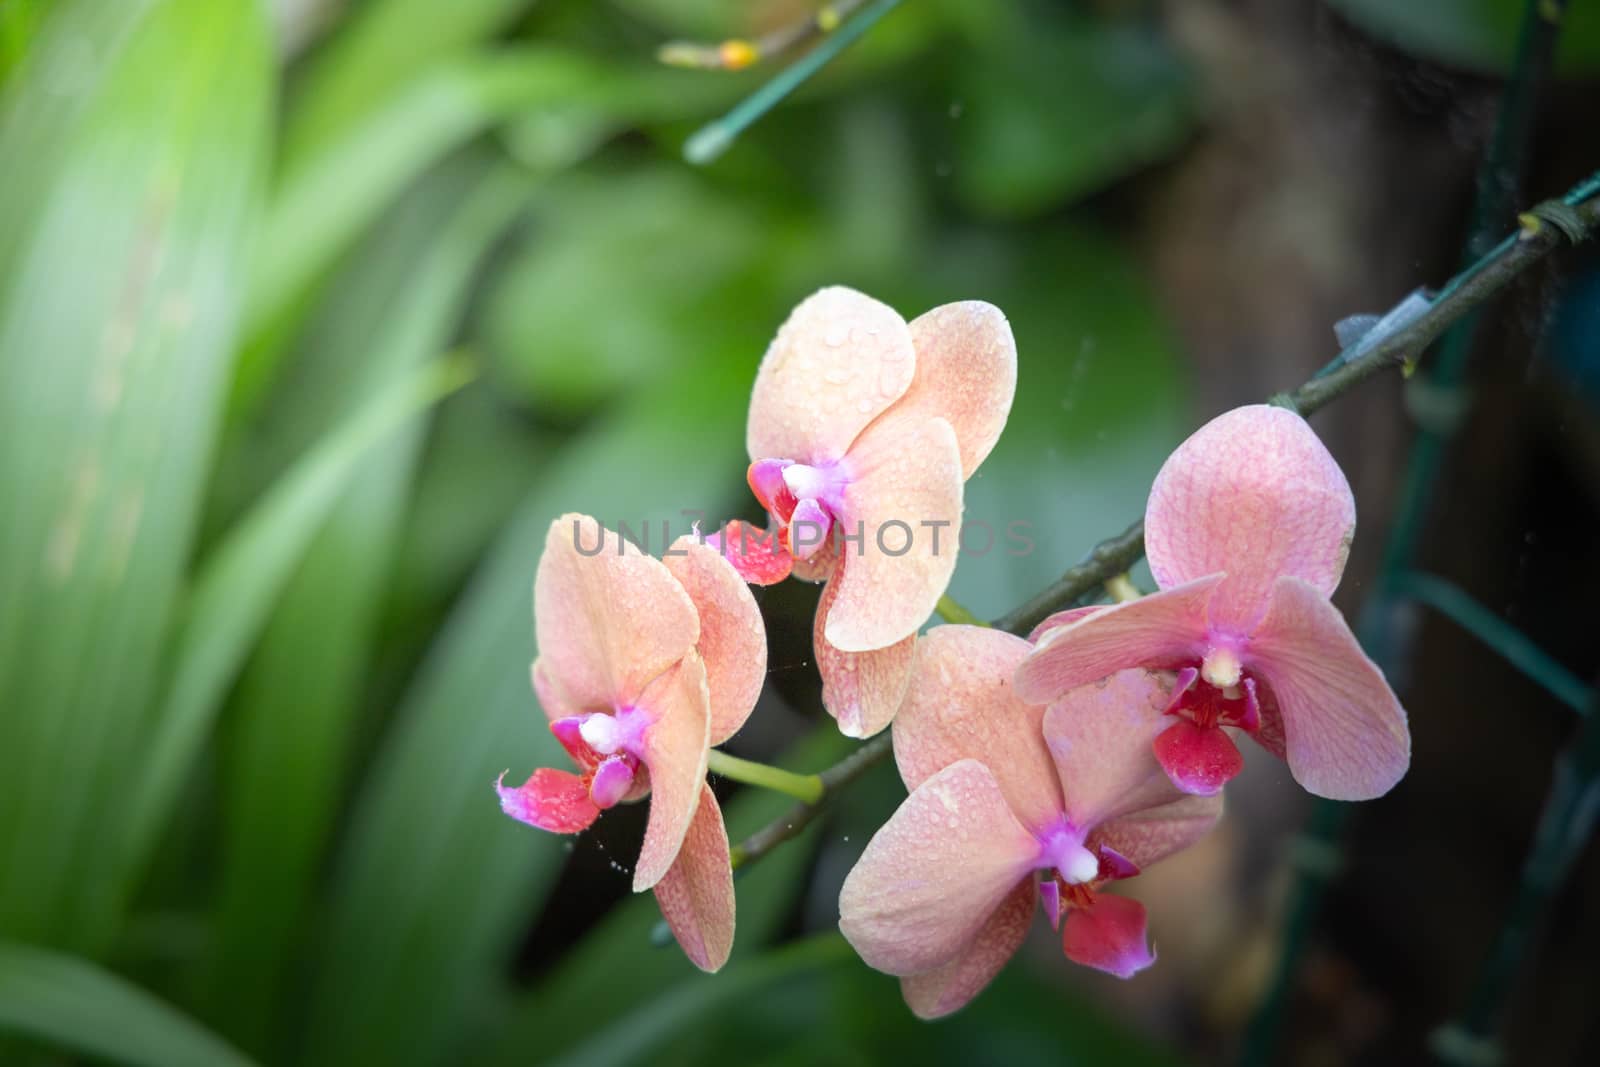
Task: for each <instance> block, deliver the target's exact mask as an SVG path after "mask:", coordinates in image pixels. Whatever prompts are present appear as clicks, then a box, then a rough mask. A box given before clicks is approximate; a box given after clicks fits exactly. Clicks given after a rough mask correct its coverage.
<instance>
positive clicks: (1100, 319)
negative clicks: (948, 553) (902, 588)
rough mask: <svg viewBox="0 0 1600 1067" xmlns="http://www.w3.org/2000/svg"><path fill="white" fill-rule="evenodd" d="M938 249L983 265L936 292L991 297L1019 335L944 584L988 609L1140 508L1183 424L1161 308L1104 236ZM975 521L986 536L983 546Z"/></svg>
mask: <svg viewBox="0 0 1600 1067" xmlns="http://www.w3.org/2000/svg"><path fill="white" fill-rule="evenodd" d="M940 258H941V259H942V260H943V261H945V262H948V263H952V264H955V263H965V264H968V265H969V266H971V267H973V268H975V269H979V270H982V271H983V274H984V276H983V278H982V279H978V278H972V279H970V280H968V281H967V282H965V283H961V282H956V281H953V280H952V281H950V283H949V284H948V285H947V286H946V287H945V291H947V292H949V293H956V294H960V295H961V296H964V297H985V296H990V295H992V296H993V297H994V299H995V300H996V301H997V302H998V303H1000V305H1001V306H1002V307H1004V308H1005V311H1006V314H1007V316H1008V317H1009V318H1010V321H1011V327H1012V331H1013V332H1014V333H1015V335H1016V339H1017V352H1018V362H1017V396H1016V401H1015V403H1014V404H1013V406H1012V409H1011V417H1010V420H1009V422H1008V423H1007V425H1006V431H1005V433H1004V435H1002V436H1001V438H1000V442H999V444H998V445H996V446H995V450H994V452H993V453H992V454H991V455H990V456H989V458H988V460H987V461H985V463H984V465H983V466H982V467H981V468H979V470H978V473H977V475H976V476H975V477H974V478H973V479H972V480H971V481H970V482H968V483H967V490H966V513H965V516H964V519H965V521H966V523H967V524H968V534H967V542H966V549H965V550H964V551H963V552H962V555H961V560H960V562H959V564H958V565H957V568H956V576H955V579H954V581H953V582H952V583H951V587H950V589H951V595H953V596H954V597H955V598H956V599H957V600H959V601H960V602H961V603H962V604H964V605H966V606H967V607H969V608H971V609H972V610H973V611H975V612H976V613H977V614H978V615H979V616H980V617H981V618H993V617H994V616H996V615H998V614H1000V613H1001V612H1004V611H1007V610H1009V609H1010V608H1012V607H1015V606H1016V605H1017V604H1019V603H1021V602H1022V601H1023V600H1025V599H1026V598H1027V597H1029V596H1031V595H1032V594H1034V593H1036V592H1038V591H1039V590H1040V589H1042V588H1044V587H1045V586H1046V585H1047V584H1049V583H1050V582H1051V581H1053V580H1054V579H1055V578H1057V577H1058V576H1059V575H1060V574H1061V572H1062V571H1064V570H1065V569H1066V568H1067V567H1069V566H1071V565H1072V564H1073V563H1075V562H1077V561H1078V559H1080V558H1081V557H1082V555H1083V554H1084V553H1085V552H1087V551H1088V550H1089V549H1090V548H1091V547H1092V546H1093V545H1094V544H1095V542H1097V541H1099V540H1100V539H1101V538H1104V537H1109V536H1110V535H1112V534H1114V533H1118V532H1120V531H1121V530H1122V529H1123V527H1124V526H1126V525H1127V524H1128V523H1130V522H1132V521H1133V520H1134V519H1136V518H1138V517H1139V516H1140V515H1142V514H1143V513H1144V504H1145V498H1146V496H1148V494H1149V491H1150V482H1151V480H1152V479H1153V478H1154V477H1155V473H1156V471H1157V470H1158V469H1159V468H1160V466H1161V462H1162V460H1164V459H1165V458H1166V456H1167V454H1168V453H1169V452H1170V451H1171V450H1172V449H1173V448H1175V447H1176V446H1177V445H1178V443H1179V442H1180V441H1182V440H1183V438H1184V437H1185V436H1186V435H1187V433H1188V431H1189V430H1190V429H1191V428H1192V427H1191V425H1190V421H1189V417H1188V414H1187V412H1186V410H1185V407H1184V403H1183V399H1184V387H1183V384H1182V383H1183V375H1182V372H1181V369H1180V365H1179V363H1178V361H1177V359H1176V353H1175V350H1174V346H1173V344H1172V341H1171V338H1170V337H1169V335H1168V333H1167V331H1166V330H1165V328H1164V327H1163V325H1162V323H1161V315H1160V312H1159V310H1158V309H1157V307H1156V305H1155V302H1154V301H1153V299H1152V297H1151V294H1150V292H1149V290H1148V288H1147V286H1146V284H1145V281H1144V279H1143V278H1141V277H1140V275H1139V271H1138V267H1137V266H1136V264H1135V262H1134V261H1133V259H1132V257H1130V256H1129V255H1128V253H1127V252H1126V251H1125V250H1124V249H1123V248H1122V247H1121V246H1120V245H1118V244H1117V243H1116V242H1115V241H1113V240H1111V239H1110V238H1109V237H1108V236H1106V235H1105V234H1103V233H1100V232H1098V231H1095V230H1091V229H1087V228H1084V227H1080V226H1058V227H1053V228H1051V229H1050V230H1047V231H1045V232H1043V233H1042V234H1039V235H1037V236H1036V237H1035V238H1034V239H1033V240H1032V241H1031V242H1028V243H1026V244H1020V243H1013V244H1012V245H1011V246H1009V247H1007V248H999V247H993V246H982V245H980V246H977V247H967V248H965V249H963V250H961V251H957V250H953V249H952V250H951V251H950V252H949V254H947V255H945V256H942V257H940ZM954 271H955V268H951V270H949V271H946V272H945V273H946V274H947V275H948V274H952V273H954ZM1013 523H1017V524H1019V525H1018V526H1016V527H1015V528H1014V529H1009V528H1010V527H1011V524H1013ZM986 528H987V531H992V533H993V535H994V541H993V547H992V548H990V549H989V551H987V552H984V551H983V548H984V546H985V544H986V543H987V541H988V535H987V532H986ZM1013 534H1014V535H1015V536H1011V535H1013ZM1028 542H1031V547H1029V545H1028Z"/></svg>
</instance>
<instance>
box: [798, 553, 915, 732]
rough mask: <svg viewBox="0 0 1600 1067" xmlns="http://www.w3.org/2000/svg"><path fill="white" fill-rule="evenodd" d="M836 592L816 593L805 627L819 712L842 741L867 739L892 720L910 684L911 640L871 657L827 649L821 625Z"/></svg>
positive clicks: (833, 588)
mask: <svg viewBox="0 0 1600 1067" xmlns="http://www.w3.org/2000/svg"><path fill="white" fill-rule="evenodd" d="M836 590H837V586H836V585H835V584H834V583H833V582H829V583H828V584H827V585H825V586H823V588H822V597H821V599H819V600H818V601H817V613H816V616H815V617H814V619H813V621H812V625H811V642H812V648H813V650H814V651H815V653H816V659H817V672H818V673H819V674H821V675H822V706H823V708H825V709H826V710H827V712H828V714H829V715H832V716H833V717H834V719H835V720H836V721H837V722H838V723H839V732H840V733H842V734H844V735H845V736H846V737H860V738H865V737H872V736H873V735H875V734H877V733H880V732H881V731H882V730H883V728H884V727H886V726H888V725H889V723H890V721H892V720H893V719H894V716H895V712H897V711H899V710H900V705H901V704H902V703H903V702H904V700H905V696H906V687H907V686H908V685H909V684H910V682H911V661H912V657H913V656H914V655H915V653H916V643H917V635H916V634H912V635H911V636H910V637H907V638H906V639H905V640H903V641H896V642H895V643H894V644H892V645H890V646H888V647H887V648H879V649H874V650H873V651H871V652H842V651H840V650H839V649H837V648H834V647H833V646H832V645H830V644H829V643H828V639H827V637H826V636H824V634H823V622H824V620H825V619H826V618H827V617H828V609H829V608H830V607H831V606H832V604H833V598H834V595H835V592H836Z"/></svg>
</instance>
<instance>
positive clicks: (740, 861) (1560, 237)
mask: <svg viewBox="0 0 1600 1067" xmlns="http://www.w3.org/2000/svg"><path fill="white" fill-rule="evenodd" d="M1594 185H1595V179H1594V178H1593V177H1591V178H1589V179H1587V180H1586V181H1585V182H1584V183H1582V184H1580V185H1579V186H1577V187H1575V190H1574V193H1576V192H1577V191H1579V190H1587V191H1586V192H1585V195H1586V196H1592V195H1593V193H1594V192H1595V191H1596V190H1595V188H1594ZM1571 199H1572V195H1571V194H1569V197H1568V198H1567V200H1564V201H1561V203H1567V204H1568V206H1570V207H1573V208H1575V210H1576V212H1577V216H1578V219H1579V221H1580V222H1581V224H1582V225H1583V226H1584V227H1586V228H1591V229H1592V228H1593V227H1595V226H1597V225H1600V200H1596V199H1589V200H1584V201H1581V202H1580V203H1577V204H1571V203H1570V200H1571ZM1540 210H1542V209H1541V208H1536V209H1535V211H1536V212H1537V211H1540ZM1568 239H1570V236H1569V235H1568V234H1567V233H1566V231H1564V230H1562V229H1561V228H1560V227H1557V226H1554V225H1544V226H1540V227H1538V228H1536V229H1533V230H1532V232H1529V231H1528V229H1527V228H1525V229H1524V231H1523V232H1522V233H1521V234H1520V235H1514V236H1513V237H1512V238H1511V239H1508V240H1507V241H1505V242H1502V243H1501V244H1500V245H1499V246H1497V247H1496V248H1495V249H1494V250H1493V251H1492V252H1490V253H1489V254H1488V255H1486V256H1485V257H1484V258H1483V259H1481V260H1479V261H1478V262H1476V263H1474V264H1473V265H1472V266H1471V267H1469V268H1468V269H1467V270H1465V271H1463V272H1462V274H1461V275H1458V276H1457V278H1456V279H1452V282H1451V285H1450V286H1449V287H1447V290H1446V294H1447V295H1445V296H1443V297H1442V298H1441V299H1439V300H1436V301H1435V302H1434V303H1433V304H1432V305H1431V306H1430V307H1429V308H1428V310H1427V311H1425V312H1423V313H1422V314H1421V315H1419V316H1417V318H1416V319H1414V320H1413V321H1411V322H1410V323H1409V324H1407V325H1406V326H1405V327H1403V328H1402V329H1400V330H1397V331H1396V332H1395V333H1394V334H1392V335H1391V336H1389V337H1387V338H1385V339H1383V340H1382V341H1380V342H1378V343H1377V344H1375V345H1374V346H1373V347H1372V348H1371V349H1370V350H1369V351H1367V352H1364V353H1363V354H1362V355H1361V356H1359V357H1358V358H1356V359H1353V360H1351V361H1350V362H1349V363H1346V364H1344V365H1343V366H1341V367H1340V368H1339V369H1338V370H1335V371H1334V372H1332V373H1331V374H1327V375H1324V376H1323V377H1320V378H1313V379H1312V380H1310V381H1308V382H1306V383H1305V384H1304V385H1302V386H1300V388H1298V389H1296V390H1295V391H1294V392H1292V393H1289V394H1287V395H1285V396H1279V397H1276V398H1274V399H1275V401H1276V402H1278V403H1282V404H1284V405H1285V406H1288V407H1292V408H1294V409H1295V410H1297V411H1299V412H1300V413H1301V414H1303V415H1309V414H1310V413H1311V412H1313V411H1316V410H1318V409H1320V408H1322V407H1323V406H1324V405H1326V404H1328V403H1330V402H1331V401H1332V400H1334V399H1335V398H1336V397H1339V396H1341V395H1343V394H1344V393H1347V392H1349V391H1350V390H1351V389H1353V388H1355V387H1356V386H1357V385H1359V384H1360V383H1361V382H1364V381H1366V380H1367V379H1368V378H1370V377H1372V376H1373V375H1375V374H1377V373H1379V372H1380V371H1384V370H1398V369H1400V368H1401V367H1402V366H1403V365H1404V364H1405V362H1406V360H1407V359H1408V358H1410V357H1411V356H1412V355H1413V354H1415V353H1420V352H1421V351H1422V350H1423V349H1425V348H1426V347H1427V346H1428V344H1429V343H1431V342H1432V341H1433V340H1434V339H1435V338H1437V337H1438V336H1439V335H1440V334H1441V333H1442V332H1444V330H1445V328H1446V327H1448V326H1449V325H1450V324H1451V323H1452V322H1454V321H1456V320H1457V319H1459V318H1461V317H1462V316H1463V315H1466V314H1467V313H1468V312H1470V311H1472V310H1473V309H1475V308H1477V307H1478V306H1480V305H1481V304H1483V302H1484V301H1486V300H1488V299H1489V298H1490V297H1491V296H1493V295H1494V294H1495V293H1497V292H1499V291H1500V289H1501V288H1502V287H1504V286H1505V285H1506V283H1507V282H1509V281H1511V279H1513V278H1515V277H1516V276H1517V275H1519V274H1521V273H1522V272H1523V271H1525V270H1527V269H1528V268H1529V267H1531V266H1532V265H1533V264H1534V263H1537V262H1538V261H1539V260H1540V259H1543V258H1544V257H1545V256H1546V255H1547V254H1548V253H1549V252H1550V251H1551V250H1553V249H1554V248H1556V247H1557V246H1558V245H1561V244H1562V243H1564V242H1565V241H1566V240H1568ZM1463 277H1465V280H1464V281H1463V280H1461V279H1462V278H1463ZM1143 556H1144V523H1143V522H1142V521H1141V522H1136V523H1134V524H1133V525H1132V526H1129V527H1128V528H1127V529H1126V530H1124V531H1122V532H1121V533H1120V534H1117V535H1116V536H1115V537H1111V538H1107V539H1106V540H1104V541H1101V542H1100V543H1099V544H1097V545H1095V546H1094V548H1092V549H1090V551H1089V554H1088V556H1086V557H1085V558H1084V560H1083V562H1081V563H1079V564H1077V565H1076V566H1074V567H1072V568H1071V569H1070V570H1068V571H1067V572H1066V573H1065V574H1063V575H1062V576H1061V577H1060V578H1059V579H1057V580H1056V581H1055V582H1054V583H1053V584H1051V585H1050V586H1049V587H1048V588H1046V589H1045V590H1044V591H1043V592H1041V593H1039V594H1038V595H1037V596H1034V597H1033V598H1031V599H1030V600H1028V601H1027V603H1025V604H1022V605H1021V606H1019V607H1017V608H1015V609H1013V610H1012V611H1010V612H1007V613H1006V614H1005V615H1002V616H1001V617H1000V618H998V619H995V620H994V622H993V623H992V625H993V626H994V627H995V628H997V629H1001V630H1006V631H1009V632H1010V633H1014V634H1019V635H1021V634H1026V633H1028V631H1030V630H1031V629H1033V627H1034V626H1036V625H1038V624H1039V623H1040V622H1042V621H1043V620H1044V619H1045V618H1046V617H1047V616H1049V615H1051V614H1053V613H1054V612H1057V611H1061V610H1063V609H1065V608H1070V607H1073V606H1075V605H1077V604H1078V602H1079V601H1080V600H1082V599H1083V598H1084V597H1086V596H1089V595H1090V594H1092V593H1096V592H1098V591H1099V590H1101V588H1102V587H1103V586H1104V585H1105V582H1106V580H1107V579H1108V578H1112V577H1114V576H1116V575H1118V574H1121V573H1123V572H1124V571H1126V570H1127V569H1128V568H1129V567H1131V566H1133V565H1134V564H1135V563H1137V562H1138V561H1139V560H1140V558H1142V557H1143ZM889 752H890V744H889V735H888V734H883V735H880V736H879V737H875V738H873V739H872V740H871V741H869V742H867V743H866V744H865V745H862V746H861V747H860V748H858V749H856V750H855V751H854V752H852V753H851V754H850V755H848V756H846V757H845V758H844V759H843V760H841V761H840V762H838V763H836V764H834V765H833V766H832V767H830V768H828V769H827V770H825V771H823V772H822V773H821V775H820V777H821V778H822V783H823V791H822V796H821V798H820V799H819V800H818V801H817V802H816V803H815V804H796V805H795V806H794V807H793V808H791V809H790V810H789V811H788V813H786V814H785V815H783V816H782V817H781V818H779V819H776V820H774V821H773V822H771V823H769V824H768V825H767V826H765V827H763V828H762V829H760V830H757V831H756V832H755V833H754V834H751V835H750V836H749V837H747V838H746V839H745V840H744V841H743V842H742V843H740V844H739V845H737V846H735V847H734V848H733V850H732V858H733V865H734V866H735V867H741V866H746V865H748V864H750V863H753V862H755V861H756V860H758V859H760V858H761V857H762V856H764V855H766V854H767V853H768V852H770V851H771V850H772V849H773V848H774V847H775V846H777V845H779V844H781V843H782V842H784V841H787V840H789V839H790V838H792V837H795V836H796V835H798V834H799V833H800V832H801V831H802V830H804V829H805V828H806V826H807V825H808V824H810V822H811V821H812V820H813V819H815V818H816V817H817V815H818V814H819V813H820V812H821V811H822V810H823V808H824V807H826V806H827V803H828V800H829V798H830V797H831V796H833V794H834V793H835V792H836V791H837V790H838V789H839V788H840V787H842V786H844V785H846V784H848V783H850V782H852V781H854V780H855V779H856V778H858V777H860V776H861V775H862V773H864V772H865V771H866V770H867V769H868V768H870V767H871V766H872V765H873V764H875V763H877V762H879V761H880V760H882V759H884V758H885V757H886V756H888V755H889Z"/></svg>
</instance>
